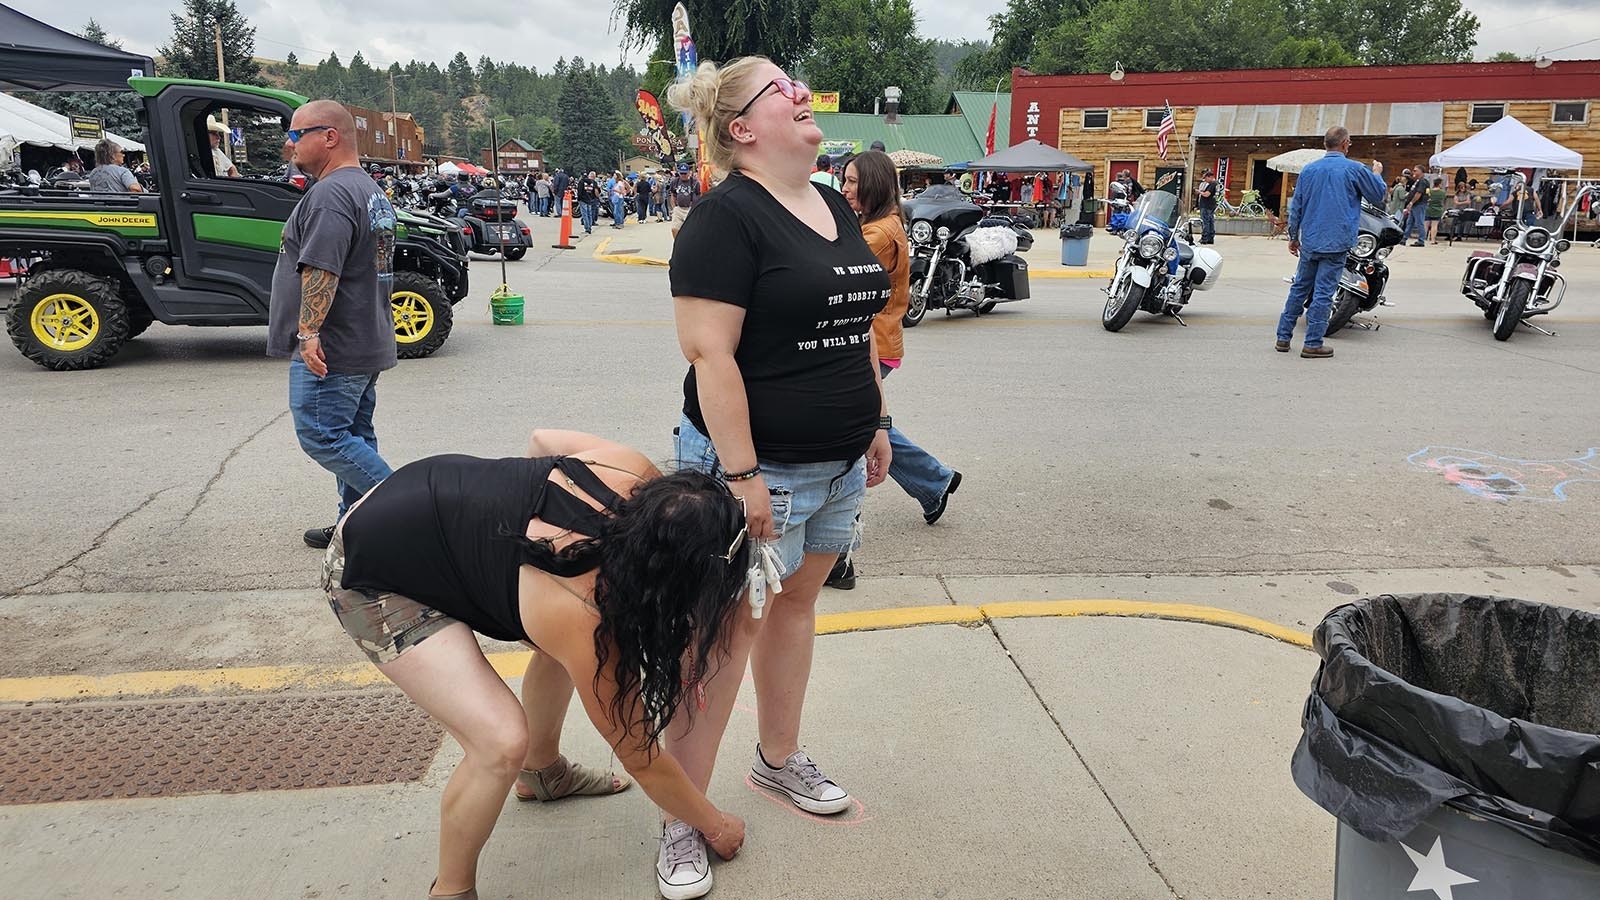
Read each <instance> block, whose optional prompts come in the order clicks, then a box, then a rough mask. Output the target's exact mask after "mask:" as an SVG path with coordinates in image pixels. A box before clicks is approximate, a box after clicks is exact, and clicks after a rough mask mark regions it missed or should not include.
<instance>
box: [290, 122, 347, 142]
mask: <svg viewBox="0 0 1600 900" xmlns="http://www.w3.org/2000/svg"><path fill="white" fill-rule="evenodd" d="M338 130H339V129H337V128H334V127H333V126H332V125H312V126H310V127H309V128H291V129H289V143H291V144H298V143H300V139H301V138H303V137H305V136H306V135H308V134H311V133H313V132H317V131H338Z"/></svg>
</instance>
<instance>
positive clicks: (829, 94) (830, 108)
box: [811, 91, 839, 113]
mask: <svg viewBox="0 0 1600 900" xmlns="http://www.w3.org/2000/svg"><path fill="white" fill-rule="evenodd" d="M811 111H812V112H814V113H823V112H827V113H836V112H838V111H839V92H838V91H812V92H811Z"/></svg>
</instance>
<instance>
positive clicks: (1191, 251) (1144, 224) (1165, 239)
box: [1100, 191, 1222, 331]
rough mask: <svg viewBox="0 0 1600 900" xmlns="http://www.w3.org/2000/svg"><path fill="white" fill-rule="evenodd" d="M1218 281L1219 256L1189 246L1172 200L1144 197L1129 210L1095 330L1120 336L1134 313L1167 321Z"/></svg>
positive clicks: (1189, 234)
mask: <svg viewBox="0 0 1600 900" xmlns="http://www.w3.org/2000/svg"><path fill="white" fill-rule="evenodd" d="M1221 275H1222V254H1220V253H1218V252H1217V251H1215V250H1212V249H1211V248H1210V247H1197V246H1195V244H1194V221H1193V220H1192V219H1187V218H1184V217H1183V216H1182V215H1181V214H1180V213H1179V212H1178V197H1177V195H1176V194H1169V193H1167V192H1166V191H1146V192H1145V195H1144V196H1143V197H1140V198H1139V203H1138V204H1137V205H1136V206H1135V207H1134V211H1133V216H1132V218H1131V219H1130V221H1129V222H1128V228H1127V234H1126V236H1125V237H1124V238H1123V242H1122V255H1121V256H1119V257H1118V258H1117V268H1116V270H1115V271H1114V272H1113V273H1112V275H1111V283H1110V284H1109V285H1107V286H1106V288H1105V292H1106V306H1105V311H1104V312H1103V313H1102V315H1101V318H1100V324H1102V325H1104V326H1105V329H1106V330H1107V331H1120V330H1122V327H1123V326H1124V325H1127V324H1128V322H1130V321H1131V320H1132V319H1133V314H1134V313H1136V312H1138V311H1139V310H1141V309H1142V310H1144V311H1145V312H1149V313H1155V314H1156V315H1165V316H1171V317H1173V318H1174V319H1177V320H1178V324H1179V325H1184V326H1187V324H1188V323H1186V322H1184V321H1183V316H1182V315H1180V314H1179V313H1180V312H1181V310H1182V309H1183V307H1184V306H1185V305H1187V304H1188V302H1189V298H1190V296H1192V295H1193V293H1194V292H1195V291H1196V290H1202V291H1208V290H1210V289H1211V288H1212V287H1213V286H1214V285H1215V284H1216V283H1217V279H1218V278H1219V277H1220V276H1221Z"/></svg>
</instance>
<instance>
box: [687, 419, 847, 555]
mask: <svg viewBox="0 0 1600 900" xmlns="http://www.w3.org/2000/svg"><path fill="white" fill-rule="evenodd" d="M677 456H678V468H679V469H698V470H699V471H701V472H705V473H706V474H708V475H720V474H722V471H723V470H722V465H721V464H720V463H719V462H718V460H717V451H716V448H714V447H712V446H711V439H710V438H708V437H706V436H705V435H704V434H701V433H700V430H699V429H698V428H695V427H694V423H692V422H690V421H689V417H688V416H684V417H683V420H682V421H681V422H679V423H678V439H677ZM760 463H761V473H762V477H763V478H764V479H765V480H766V482H767V490H769V491H770V492H771V493H772V528H773V531H775V532H776V533H777V535H778V539H777V541H776V542H774V544H773V549H774V550H776V551H777V554H778V560H779V562H780V563H781V564H782V565H783V577H785V578H787V577H789V576H790V575H793V574H794V573H795V571H796V570H798V569H799V568H800V563H802V562H803V561H804V560H805V554H807V553H830V554H834V555H838V554H841V553H851V552H853V551H854V550H856V549H857V548H859V547H860V546H861V501H862V500H863V499H864V498H865V497H866V495H867V462H866V458H865V457H857V458H855V459H853V460H849V461H843V462H817V463H783V462H773V461H771V460H766V459H763V460H761V461H760Z"/></svg>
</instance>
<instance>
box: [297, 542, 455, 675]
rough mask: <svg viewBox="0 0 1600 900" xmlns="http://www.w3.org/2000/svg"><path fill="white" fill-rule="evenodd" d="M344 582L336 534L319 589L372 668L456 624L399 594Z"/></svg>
mask: <svg viewBox="0 0 1600 900" xmlns="http://www.w3.org/2000/svg"><path fill="white" fill-rule="evenodd" d="M343 580H344V535H343V534H341V533H340V532H339V531H335V532H334V534H333V540H332V541H331V542H329V544H328V554H327V556H324V557H323V559H322V589H323V590H324V591H326V592H327V594H328V606H329V607H331V608H332V609H333V614H334V615H336V616H338V617H339V624H340V625H342V626H344V630H345V631H346V632H347V633H348V634H349V635H350V637H352V638H354V639H355V642H356V646H358V647H360V648H361V652H363V653H365V654H366V655H367V658H368V659H370V660H372V663H373V665H382V664H383V663H386V662H392V661H393V660H395V659H397V658H399V656H400V654H402V653H404V652H406V651H407V650H409V649H411V648H412V647H415V646H416V645H418V644H420V643H422V642H423V641H425V640H427V639H428V638H430V637H432V636H433V635H435V634H437V633H438V632H439V630H440V629H442V628H444V627H445V626H446V625H450V624H453V623H454V622H455V621H456V620H455V619H452V618H450V617H449V616H447V615H445V614H444V613H442V612H440V611H438V610H437V609H434V608H433V607H431V606H424V605H423V604H421V603H418V602H417V601H415V600H413V599H411V598H410V597H406V596H404V595H401V594H395V593H391V592H388V591H373V590H366V589H363V588H345V587H340V582H341V581H343Z"/></svg>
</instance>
